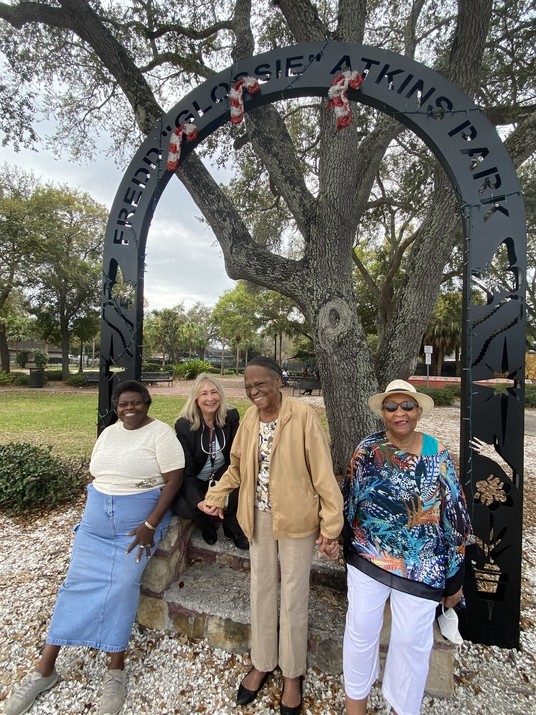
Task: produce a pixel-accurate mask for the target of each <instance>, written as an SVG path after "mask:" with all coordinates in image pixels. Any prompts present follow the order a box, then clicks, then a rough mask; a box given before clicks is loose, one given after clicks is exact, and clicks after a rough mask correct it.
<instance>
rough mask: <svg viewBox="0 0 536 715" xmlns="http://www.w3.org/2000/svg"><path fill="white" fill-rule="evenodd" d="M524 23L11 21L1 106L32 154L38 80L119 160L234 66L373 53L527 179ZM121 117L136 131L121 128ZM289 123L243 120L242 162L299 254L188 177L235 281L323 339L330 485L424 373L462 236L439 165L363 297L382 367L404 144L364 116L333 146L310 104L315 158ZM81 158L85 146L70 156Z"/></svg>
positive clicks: (374, 3)
mask: <svg viewBox="0 0 536 715" xmlns="http://www.w3.org/2000/svg"><path fill="white" fill-rule="evenodd" d="M531 13H532V11H531V3H529V2H524V1H523V0H513V1H512V0H509V1H508V2H506V0H458V1H457V2H455V1H454V0H444V1H443V2H437V0H402V1H400V0H397V1H396V2H395V1H394V0H391V1H390V0H369V2H367V1H366V0H339V2H335V1H333V2H324V3H318V2H317V3H314V2H311V1H310V0H278V1H277V2H275V1H274V2H268V0H259V1H258V2H256V3H254V4H253V3H251V1H250V0H234V1H232V0H220V1H219V2H203V3H199V2H195V1H194V0H185V1H184V2H182V3H180V4H173V3H164V2H160V1H159V0H149V1H147V2H138V1H131V2H127V3H119V4H115V3H110V4H105V3H99V2H87V1H86V0H57V1H56V2H16V1H13V2H9V3H0V20H3V21H4V22H3V23H2V22H0V31H1V35H2V38H3V40H2V48H3V50H4V53H5V57H6V58H7V60H8V62H9V64H10V66H11V68H12V70H11V73H8V72H6V73H4V76H3V79H2V81H0V96H11V97H12V101H11V103H10V105H9V111H7V110H6V109H5V110H4V119H5V120H6V124H5V125H4V130H5V132H6V137H7V138H8V139H9V140H14V141H16V140H17V139H25V138H28V137H31V134H32V122H31V117H32V112H33V103H35V97H34V96H33V94H32V90H33V89H34V85H32V84H31V81H30V80H31V79H32V78H33V79H35V77H37V78H39V80H40V82H41V83H42V84H43V83H46V86H47V88H48V91H47V96H46V102H47V107H48V108H49V109H50V110H51V111H52V112H53V113H54V116H55V118H56V120H57V121H59V123H60V132H63V134H64V136H65V135H68V132H69V131H72V130H73V129H76V130H77V132H78V134H77V135H78V136H80V133H81V132H82V133H83V135H84V136H91V135H92V133H93V134H94V132H95V129H96V128H97V127H99V126H106V127H107V129H108V130H109V131H111V132H113V134H114V139H115V142H116V146H117V147H119V146H123V147H124V146H125V145H126V142H125V139H126V137H131V136H132V131H133V126H134V125H135V126H136V127H137V129H138V130H139V132H141V133H142V134H146V133H147V132H149V131H150V130H151V129H152V127H153V126H154V125H155V124H156V122H157V120H158V119H159V118H160V116H161V115H162V114H163V113H164V108H169V107H170V106H172V105H173V104H174V103H175V102H176V101H177V100H178V99H179V98H180V96H182V95H183V94H184V93H185V92H186V91H187V89H189V88H190V87H191V86H192V85H195V84H197V83H199V82H201V81H203V80H204V79H206V78H207V77H210V76H211V75H212V74H213V73H214V72H215V71H217V70H220V69H222V68H223V67H225V66H226V65H228V64H230V63H231V62H232V61H233V60H239V59H242V58H245V57H247V56H249V55H251V54H254V53H256V52H259V51H262V50H265V49H269V48H270V47H274V46H277V45H281V44H292V43H293V42H298V43H302V42H309V41H311V42H318V41H320V42H322V41H325V40H338V41H344V42H357V43H361V42H367V43H370V44H377V45H381V46H383V47H386V48H389V49H392V50H394V51H396V52H400V53H404V54H407V55H408V56H411V57H414V58H415V59H418V60H421V61H424V62H426V63H427V64H429V65H431V66H433V67H435V68H436V69H438V70H440V71H442V72H443V73H445V74H446V75H447V76H448V77H449V79H450V80H451V81H452V82H454V83H455V84H456V85H458V86H459V87H460V88H461V89H462V90H463V91H464V92H465V93H466V94H468V95H469V96H470V97H472V98H473V99H474V100H475V101H476V102H478V103H479V104H480V105H482V106H483V107H484V108H485V110H486V112H487V114H488V117H489V118H490V119H491V121H493V122H494V123H495V124H497V126H501V127H507V129H506V130H505V134H506V139H505V141H506V144H507V147H508V149H509V151H510V154H511V156H512V158H513V161H514V162H515V164H516V165H518V166H519V165H521V164H522V163H523V162H524V161H525V160H527V158H529V157H530V156H531V154H533V152H534V149H535V146H536V119H535V114H534V111H533V110H534V104H533V101H534V76H535V75H534V66H533V65H534V44H535V43H534V18H533V13H532V14H531ZM10 83H11V84H17V92H16V93H15V92H14V91H13V87H12V86H11V85H10ZM125 102H128V104H129V106H130V109H131V111H130V113H129V114H128V121H125V119H124V117H125V116H127V115H126V114H125V112H124V111H116V110H118V108H119V107H121V108H122V109H124V107H123V106H122V105H124V103H125ZM287 107H290V105H288V103H280V104H279V105H278V106H275V105H271V106H267V107H264V108H259V109H255V110H253V111H251V112H249V113H248V116H247V119H246V129H245V133H244V134H242V135H241V137H240V139H239V140H237V141H235V143H234V151H236V152H241V151H244V150H245V151H252V152H254V155H255V157H256V159H257V161H258V162H259V165H260V166H262V167H263V175H264V178H265V187H266V193H267V194H270V193H271V194H272V196H273V197H274V204H276V209H280V210H282V211H284V212H286V215H287V218H288V219H289V220H291V224H290V223H289V222H288V221H281V222H280V223H278V222H277V221H273V222H272V225H273V226H274V227H276V228H282V229H288V227H289V226H290V225H292V228H293V231H294V233H295V235H297V236H300V237H301V247H300V252H299V253H298V254H296V253H293V254H292V257H289V256H288V254H285V253H284V251H282V250H281V248H280V245H279V244H278V240H277V239H278V238H279V236H274V235H272V236H271V237H270V236H267V235H266V234H267V230H268V228H267V227H268V226H269V222H268V223H267V222H264V223H262V222H261V224H262V229H263V230H262V231H260V230H258V229H259V224H256V225H255V226H253V225H252V222H251V221H250V220H249V219H248V216H247V214H246V213H244V212H241V211H240V210H239V209H240V208H241V204H240V201H239V200H236V194H235V198H234V200H233V192H232V191H224V190H223V189H222V188H221V187H220V186H219V185H218V184H217V182H216V181H215V180H214V178H213V177H212V176H211V174H210V172H209V171H208V170H207V168H206V166H205V164H204V163H203V161H201V158H200V157H199V155H198V154H192V155H190V156H189V157H188V159H187V160H186V161H185V162H184V163H183V164H182V165H181V167H180V169H179V170H178V172H177V174H178V177H179V179H180V180H181V181H182V182H183V183H184V185H185V186H186V187H187V189H188V191H189V192H190V194H191V195H192V197H193V198H194V200H195V202H196V203H197V206H198V207H199V208H200V210H201V212H202V213H203V215H204V217H205V219H206V221H207V222H208V223H209V224H210V226H211V227H212V230H213V231H214V234H215V235H216V238H217V239H218V241H219V244H220V246H221V249H222V251H223V254H224V258H225V265H226V269H227V272H228V274H229V275H230V276H231V277H232V278H235V279H238V278H241V279H246V280H248V281H251V282H253V283H257V284H260V285H263V286H264V287H266V288H269V289H274V290H278V291H280V292H282V293H284V294H285V295H287V296H288V297H290V298H291V299H292V300H294V301H295V302H296V303H297V305H299V306H300V309H301V310H302V311H303V314H304V315H305V317H306V318H307V320H308V322H309V323H310V325H311V326H312V330H313V339H314V344H315V351H316V355H317V359H318V365H319V368H320V372H321V376H322V381H323V385H324V390H325V401H326V408H327V414H328V420H329V423H330V426H331V434H332V444H333V455H334V461H335V467H336V469H341V470H342V469H344V468H345V465H346V463H347V460H348V456H349V453H350V451H351V450H352V448H353V445H354V444H355V442H356V440H357V439H358V437H360V436H362V435H363V433H365V432H367V431H370V430H371V429H372V428H373V426H374V423H373V420H372V418H371V417H370V415H369V413H368V409H367V407H366V400H365V399H364V397H365V395H367V394H370V393H371V392H373V391H375V390H376V389H377V387H378V385H380V386H383V385H385V383H386V382H387V381H388V380H389V379H392V378H393V377H407V376H408V375H409V374H410V372H411V370H412V368H413V366H414V362H415V356H416V355H417V354H418V351H419V348H420V343H421V339H422V335H423V332H424V330H425V328H426V324H427V321H428V318H429V316H430V314H431V312H432V310H433V307H434V304H435V301H436V299H437V295H438V290H439V286H440V283H441V278H442V274H443V270H444V267H445V264H446V263H447V261H448V259H449V257H450V255H451V253H452V249H453V246H454V244H455V242H456V237H457V235H458V234H459V232H460V223H459V220H458V218H457V212H456V204H455V198H454V195H453V192H452V190H451V188H450V186H449V182H448V179H447V178H446V176H445V174H444V173H443V172H442V171H441V170H440V169H439V167H438V166H437V164H436V163H434V165H433V166H434V168H433V170H432V173H431V175H428V176H426V177H423V179H422V182H423V186H422V196H423V205H422V206H421V207H420V209H419V211H418V212H412V211H411V209H408V218H409V217H410V216H411V220H410V222H409V224H411V231H408V232H407V234H406V236H405V237H404V238H403V240H401V241H400V245H399V246H397V247H396V250H393V252H392V261H393V270H392V271H391V272H390V273H388V275H389V276H390V278H389V280H388V281H385V282H384V284H383V285H381V286H378V285H376V284H375V283H374V282H373V281H371V283H370V289H371V291H373V292H374V291H376V292H377V300H378V305H379V306H380V308H381V309H380V315H381V335H380V338H381V339H380V341H379V345H378V352H377V354H376V356H373V355H371V353H370V351H369V349H368V347H367V343H366V340H365V334H364V331H363V327H362V324H361V321H360V319H359V313H358V310H357V306H356V297H355V292H354V283H353V270H354V265H355V256H356V254H355V253H354V251H353V249H354V246H355V243H356V237H357V236H358V235H359V229H360V226H362V224H363V222H364V220H365V219H366V216H367V212H368V211H370V210H371V209H372V208H373V207H372V206H371V204H375V205H377V201H378V200H380V201H384V202H387V203H388V204H389V205H390V206H394V205H395V204H394V203H393V198H392V196H390V195H389V192H386V194H385V196H381V197H380V198H379V199H375V200H374V201H371V198H370V197H371V191H372V190H373V188H374V187H377V186H378V182H379V181H381V176H382V171H381V167H382V166H383V165H384V159H385V158H386V157H387V156H388V155H389V150H390V147H392V146H393V143H395V142H397V141H398V142H400V141H401V137H402V134H403V131H404V130H403V127H402V126H401V125H400V124H399V123H397V122H396V121H395V120H393V119H391V118H388V117H386V116H385V115H382V114H380V113H378V112H375V111H374V110H366V111H365V110H363V109H361V108H357V107H354V114H355V121H354V122H353V124H352V125H351V126H350V127H348V128H347V129H345V130H344V131H341V132H336V131H335V128H334V122H333V116H332V114H331V113H330V111H329V109H328V107H327V102H326V101H321V102H318V101H316V102H314V103H312V104H311V106H310V107H309V108H308V109H307V111H310V112H313V113H314V116H315V122H314V125H313V126H309V130H310V133H309V136H308V141H307V137H306V136H305V133H304V130H303V124H302V126H301V127H298V128H296V124H295V122H296V120H295V117H296V116H297V114H298V113H299V110H298V109H297V108H296V105H293V106H292V110H290V109H287ZM309 116H310V115H309ZM297 137H299V140H297ZM218 138H219V139H218V141H220V142H224V141H225V140H226V138H227V145H226V146H221V147H220V152H221V153H223V154H225V153H231V152H232V151H233V148H232V147H231V142H230V140H229V138H228V136H227V135H226V133H225V131H221V132H220V133H219V134H218ZM208 144H209V143H208ZM89 148H90V149H91V146H89ZM85 149H87V146H80V143H78V145H77V147H76V151H77V152H81V151H84V150H85ZM309 157H311V158H309ZM238 164H240V160H238ZM223 217H225V218H224V219H223ZM268 233H269V231H268ZM266 239H268V240H266ZM402 254H403V255H404V259H403V261H402V259H401V258H402ZM358 267H359V266H358ZM361 268H362V269H363V270H365V267H361ZM402 269H403V270H402ZM397 271H398V272H397ZM395 274H396V275H397V280H396V281H395V280H393V279H394V276H395Z"/></svg>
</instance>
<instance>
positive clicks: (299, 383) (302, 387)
mask: <svg viewBox="0 0 536 715" xmlns="http://www.w3.org/2000/svg"><path fill="white" fill-rule="evenodd" d="M309 390H310V392H309ZM315 390H317V394H318V395H321V394H322V383H321V382H320V380H319V379H314V378H311V377H300V378H299V379H298V380H296V381H295V382H294V383H293V384H292V394H293V395H294V393H295V392H298V395H301V394H302V393H303V392H309V394H310V395H312V394H313V392H314V391H315Z"/></svg>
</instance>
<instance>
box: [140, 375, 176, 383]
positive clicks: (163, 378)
mask: <svg viewBox="0 0 536 715" xmlns="http://www.w3.org/2000/svg"><path fill="white" fill-rule="evenodd" d="M141 382H147V383H148V384H149V385H152V384H154V383H155V382H166V383H167V384H168V385H171V386H173V373H172V372H142V373H141Z"/></svg>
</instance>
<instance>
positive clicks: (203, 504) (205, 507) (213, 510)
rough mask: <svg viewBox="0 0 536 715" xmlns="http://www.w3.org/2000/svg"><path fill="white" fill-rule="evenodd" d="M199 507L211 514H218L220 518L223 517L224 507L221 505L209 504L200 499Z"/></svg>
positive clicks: (200, 509)
mask: <svg viewBox="0 0 536 715" xmlns="http://www.w3.org/2000/svg"><path fill="white" fill-rule="evenodd" d="M197 508H198V509H199V511H202V512H204V513H205V514H208V515H209V516H218V517H219V518H220V519H223V509H222V508H221V506H209V505H208V504H207V503H206V502H205V501H200V502H199V504H198V505H197Z"/></svg>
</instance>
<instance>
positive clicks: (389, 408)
mask: <svg viewBox="0 0 536 715" xmlns="http://www.w3.org/2000/svg"><path fill="white" fill-rule="evenodd" d="M418 406H419V405H418V404H417V403H416V402H413V401H411V400H407V401H406V402H384V403H383V405H382V410H385V411H386V412H396V411H397V410H398V408H399V407H400V408H401V409H403V410H404V412H413V410H414V409H415V408H416V407H418Z"/></svg>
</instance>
